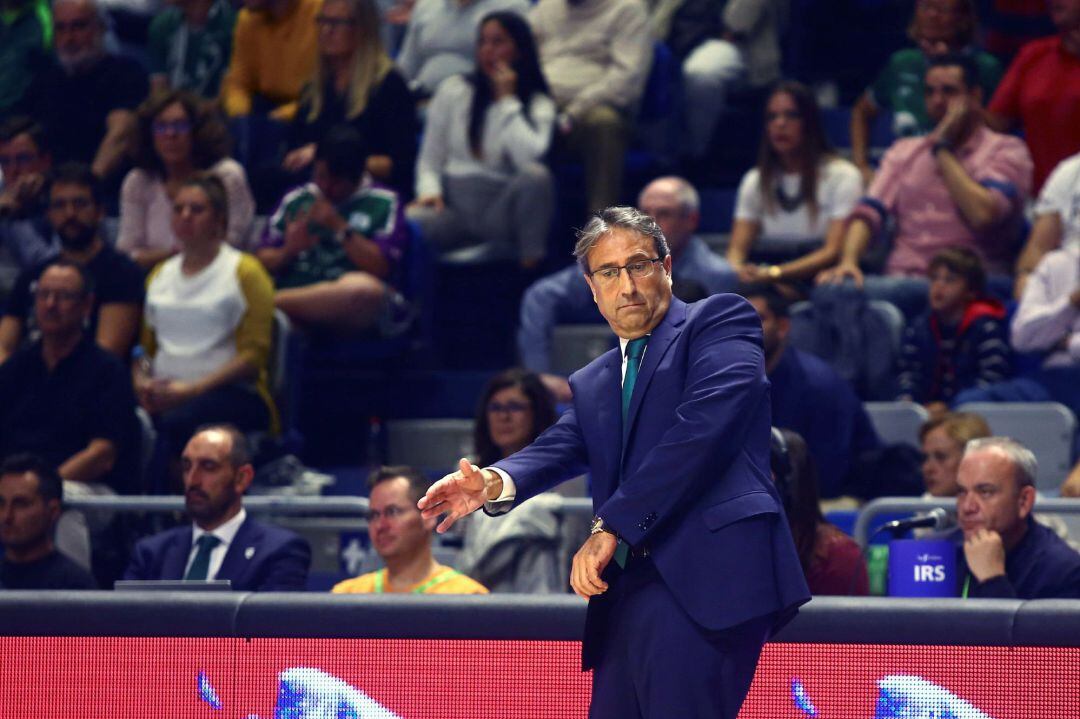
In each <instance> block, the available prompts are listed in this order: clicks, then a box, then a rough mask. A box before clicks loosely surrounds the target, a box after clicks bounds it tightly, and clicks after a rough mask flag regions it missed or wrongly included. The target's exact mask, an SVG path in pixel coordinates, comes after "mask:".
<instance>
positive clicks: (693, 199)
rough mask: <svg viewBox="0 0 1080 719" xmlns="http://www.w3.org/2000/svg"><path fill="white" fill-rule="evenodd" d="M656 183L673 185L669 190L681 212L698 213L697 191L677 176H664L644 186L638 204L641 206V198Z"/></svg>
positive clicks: (699, 199)
mask: <svg viewBox="0 0 1080 719" xmlns="http://www.w3.org/2000/svg"><path fill="white" fill-rule="evenodd" d="M658 182H664V183H670V184H671V185H673V187H672V188H671V190H672V194H674V195H675V201H676V202H678V203H679V207H681V208H682V211H683V212H687V213H689V212H698V211H699V210H700V209H701V197H700V196H699V195H698V191H697V190H696V189H694V186H693V185H691V184H690V182H689V181H687V180H686V179H684V178H682V177H679V176H678V175H666V176H664V177H658V178H656V179H655V180H653V181H652V182H650V183H649V184H648V185H645V189H643V190H642V191H641V194H640V195H638V204H639V205H640V204H641V198H642V197H644V196H645V193H646V192H648V190H649V188H650V187H652V186H653V185H655V184H656V183H658Z"/></svg>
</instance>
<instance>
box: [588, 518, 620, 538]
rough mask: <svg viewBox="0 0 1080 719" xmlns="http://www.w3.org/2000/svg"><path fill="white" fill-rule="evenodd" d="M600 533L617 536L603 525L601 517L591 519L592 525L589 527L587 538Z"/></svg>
mask: <svg viewBox="0 0 1080 719" xmlns="http://www.w3.org/2000/svg"><path fill="white" fill-rule="evenodd" d="M601 532H607V533H608V534H610V535H611V536H613V537H618V536H619V535H618V534H617V533H616V532H615V530H614V529H612V528H611V527H609V526H607V524H605V523H604V519H603V517H593V518H592V524H591V525H589V536H592V535H594V534H600V533H601Z"/></svg>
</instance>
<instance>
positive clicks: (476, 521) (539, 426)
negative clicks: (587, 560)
mask: <svg viewBox="0 0 1080 719" xmlns="http://www.w3.org/2000/svg"><path fill="white" fill-rule="evenodd" d="M555 419H556V416H555V404H554V401H553V400H552V398H551V395H550V393H549V392H548V390H547V388H546V387H545V386H544V384H543V382H541V381H540V377H539V375H537V374H535V373H533V372H529V371H528V370H524V369H508V370H505V371H503V372H500V373H499V374H497V375H495V376H494V377H492V378H491V380H490V381H488V383H487V385H486V386H485V387H484V390H483V392H481V394H480V401H479V403H478V404H477V407H476V422H475V424H474V425H473V428H474V429H473V448H474V452H473V455H472V457H471V459H472V461H473V462H474V463H475V464H476V465H477V466H479V467H487V466H490V465H491V464H492V463H494V462H498V461H499V460H500V459H505V458H506V457H509V456H510V455H511V454H513V453H515V452H517V451H518V450H520V449H523V448H525V447H526V446H528V445H529V444H531V443H532V441H533V440H534V439H536V438H537V437H538V436H539V435H540V433H541V432H543V431H544V430H545V429H547V428H548V427H550V426H551V425H552V424H554V423H555ZM559 501H560V500H559V498H558V497H557V496H556V495H555V494H554V493H543V494H541V495H539V496H537V497H533V498H531V499H529V500H528V501H527V502H524V503H523V504H522V505H521V506H520V507H517V508H515V509H514V512H513V513H512V515H509V516H507V517H505V518H500V519H494V518H492V517H487V516H483V515H473V516H471V517H469V518H468V521H467V523H466V524H465V525H464V543H463V545H464V546H463V551H462V555H461V567H460V569H462V571H464V572H465V573H466V574H468V575H469V576H470V577H473V578H474V579H476V580H477V581H478V582H480V583H481V584H483V585H484V586H485V587H487V588H488V589H490V590H491V591H492V592H520V593H528V594H548V593H565V592H566V589H567V587H566V577H567V569H568V567H569V555H568V554H567V546H573V547H574V548H575V549H576V548H577V547H578V546H579V545H580V541H584V539H585V536H584V535H586V533H587V527H586V526H585V525H584V523H583V522H575V521H573V520H570V521H569V523H568V522H567V519H566V518H564V517H562V516H561V515H560V513H559V512H557V511H556V507H557V506H558V503H559ZM577 535H581V536H580V537H579V536H577ZM564 537H567V538H571V541H570V542H569V545H565V544H564V543H563V541H562V540H563V538H564ZM578 540H580V541H578Z"/></svg>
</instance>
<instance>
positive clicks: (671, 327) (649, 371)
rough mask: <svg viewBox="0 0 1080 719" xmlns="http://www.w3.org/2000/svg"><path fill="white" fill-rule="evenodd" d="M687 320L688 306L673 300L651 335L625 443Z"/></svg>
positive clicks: (625, 434)
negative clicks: (653, 379) (644, 400)
mask: <svg viewBox="0 0 1080 719" xmlns="http://www.w3.org/2000/svg"><path fill="white" fill-rule="evenodd" d="M685 319H686V304H685V303H684V302H682V301H681V300H679V299H678V298H676V297H672V298H671V305H670V306H669V307H668V311H667V314H666V315H664V319H662V320H661V321H660V324H658V325H657V326H656V327H655V328H654V329H653V331H652V333H651V334H650V335H649V344H648V345H647V346H646V347H645V356H644V357H643V358H642V359H641V367H640V368H639V369H638V376H637V382H635V383H634V394H633V395H631V397H630V409H629V411H628V412H627V413H626V424H627V426H626V427H625V428H624V431H623V433H622V436H623V438H624V442H626V441H628V440H629V438H630V433H631V432H632V431H633V429H634V421H635V420H636V419H637V415H638V410H639V409H641V402H642V397H644V396H645V392H647V391H648V389H649V382H651V381H652V378H653V375H654V374H655V373H656V368H657V367H659V366H660V360H662V359H663V358H664V355H665V354H667V351H668V349H669V348H670V347H671V343H672V342H673V341H674V340H675V338H676V337H678V336H679V334H680V333H681V332H682V329H681V327H682V324H683V321H684V320H685ZM620 397H621V394H620Z"/></svg>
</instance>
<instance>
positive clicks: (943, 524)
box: [874, 507, 954, 534]
mask: <svg viewBox="0 0 1080 719" xmlns="http://www.w3.org/2000/svg"><path fill="white" fill-rule="evenodd" d="M953 521H954V519H953V517H952V515H950V514H949V512H948V510H945V509H942V508H941V507H935V508H934V509H931V510H930V511H929V512H927V513H926V514H916V515H915V516H914V517H908V518H907V519H896V520H893V521H892V522H886V523H885V524H883V525H881V527H879V528H878V530H877V531H878V532H883V531H890V532H906V531H908V530H909V529H919V528H920V527H932V528H934V529H946V528H948V527H950V526H952V524H953ZM874 534H877V532H874Z"/></svg>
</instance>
